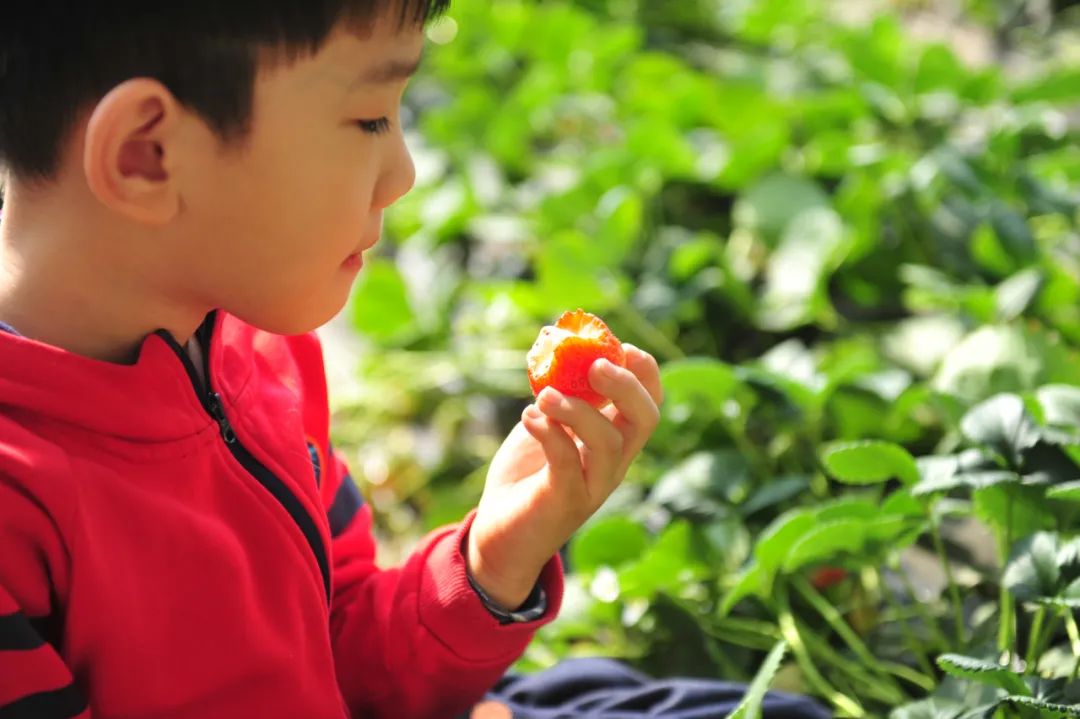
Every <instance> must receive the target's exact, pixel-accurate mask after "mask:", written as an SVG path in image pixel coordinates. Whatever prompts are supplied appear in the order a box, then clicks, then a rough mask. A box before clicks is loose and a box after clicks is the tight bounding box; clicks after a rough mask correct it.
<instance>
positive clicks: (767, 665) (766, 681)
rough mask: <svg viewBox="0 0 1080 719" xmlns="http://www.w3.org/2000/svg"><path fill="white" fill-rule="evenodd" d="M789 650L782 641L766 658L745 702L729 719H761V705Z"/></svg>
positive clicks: (749, 688)
mask: <svg viewBox="0 0 1080 719" xmlns="http://www.w3.org/2000/svg"><path fill="white" fill-rule="evenodd" d="M787 650H788V645H787V642H785V641H781V642H779V643H778V644H777V645H776V646H775V647H773V649H772V651H771V652H769V655H768V656H767V657H765V661H764V662H762V664H761V668H760V669H758V672H757V675H755V676H754V680H753V681H752V682H750V686H749V687H747V689H746V695H745V696H744V697H743V700H742V701H741V702H739V705H738V706H737V707H735V710H734V711H733V712H731V713H730V714H728V715H727V719H760V718H761V704H762V702H763V701H764V700H765V694H766V693H767V692H768V691H769V685H770V684H771V683H772V680H773V678H774V677H775V676H776V672H777V671H779V670H780V663H781V662H782V661H783V660H784V655H785V654H786V653H787Z"/></svg>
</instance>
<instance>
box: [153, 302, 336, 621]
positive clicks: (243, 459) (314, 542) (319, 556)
mask: <svg viewBox="0 0 1080 719" xmlns="http://www.w3.org/2000/svg"><path fill="white" fill-rule="evenodd" d="M216 317H217V312H216V311H215V312H212V313H211V314H210V315H209V316H208V317H207V319H206V322H205V323H204V324H203V326H202V327H200V328H199V330H198V333H197V335H198V337H199V340H200V344H201V345H202V352H203V376H204V377H205V378H206V386H205V388H204V387H203V386H202V382H200V380H199V374H198V371H197V370H196V369H195V365H194V363H193V362H192V361H191V357H189V356H188V353H187V351H186V350H185V349H184V348H183V347H181V346H180V345H179V344H178V343H177V342H176V340H175V339H174V338H173V336H172V335H170V334H169V333H168V332H166V331H164V330H158V332H157V333H156V334H158V335H159V336H160V337H161V338H162V339H164V340H165V341H166V342H168V344H169V346H170V347H172V349H173V351H174V352H176V354H177V356H178V357H179V358H180V361H181V362H182V363H183V365H184V369H186V370H187V373H188V376H189V378H190V379H191V382H192V386H193V387H194V388H195V394H196V395H197V396H198V398H199V403H200V404H202V406H203V409H205V410H206V412H207V413H208V414H209V415H210V417H211V418H212V419H213V420H214V421H215V422H216V423H217V425H218V430H219V434H220V435H221V439H222V440H223V441H224V442H225V446H226V447H227V448H228V450H229V452H230V453H231V454H232V456H233V458H234V459H236V461H237V462H239V463H240V466H241V467H243V468H244V470H246V471H247V472H248V474H250V475H251V476H253V477H254V478H255V479H256V480H257V481H258V482H259V484H261V485H262V486H263V487H264V488H265V489H266V490H267V491H268V492H270V494H271V495H273V497H274V499H276V500H277V501H278V502H279V503H280V504H281V506H282V508H284V510H285V511H286V512H288V513H289V516H290V517H292V520H293V521H294V522H295V523H296V525H297V527H299V529H300V532H301V534H303V535H304V538H305V539H306V540H307V543H308V546H309V547H310V548H311V552H312V554H314V555H315V561H316V562H317V563H318V565H319V572H320V574H321V575H322V580H323V589H324V590H325V592H326V600H327V603H329V601H330V564H329V562H328V561H327V556H326V547H325V546H324V545H323V541H322V537H320V536H319V530H318V527H317V526H316V525H315V521H314V520H313V519H312V518H311V515H310V514H308V513H307V511H306V510H305V509H304V506H303V505H302V504H301V503H300V500H299V499H298V498H297V497H296V495H295V494H293V493H292V492H291V491H290V490H289V488H288V487H287V486H286V485H285V483H284V482H282V481H281V479H280V478H279V477H278V476H277V475H275V474H274V473H273V472H271V471H270V470H269V469H268V468H267V467H266V465H264V464H263V463H262V462H260V461H259V460H257V459H256V458H255V456H254V455H253V454H251V452H250V451H248V449H247V448H246V447H245V446H244V445H243V443H241V442H240V439H239V438H238V437H237V436H236V431H235V430H234V429H233V426H232V424H231V423H230V422H229V418H228V416H227V415H226V414H225V404H224V402H223V401H222V399H221V395H220V394H218V393H217V392H215V391H214V389H213V383H212V382H211V379H210V340H211V337H212V335H213V332H214V324H215V320H216Z"/></svg>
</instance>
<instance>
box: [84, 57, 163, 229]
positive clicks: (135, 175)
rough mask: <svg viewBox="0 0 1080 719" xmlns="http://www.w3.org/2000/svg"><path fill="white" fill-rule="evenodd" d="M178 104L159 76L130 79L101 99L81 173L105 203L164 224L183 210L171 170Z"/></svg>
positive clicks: (132, 216) (140, 218)
mask: <svg viewBox="0 0 1080 719" xmlns="http://www.w3.org/2000/svg"><path fill="white" fill-rule="evenodd" d="M180 114H181V106H180V103H179V102H177V100H176V98H175V97H174V96H173V94H172V93H171V92H169V90H168V88H166V87H165V86H164V85H162V84H161V83H160V82H158V81H157V80H152V79H149V78H136V79H133V80H127V81H126V82H123V83H121V84H120V85H117V86H116V87H114V88H113V89H112V90H110V91H109V93H108V94H107V95H105V97H103V98H102V99H101V101H100V102H98V104H97V106H96V107H95V108H94V110H93V112H92V113H91V115H90V120H89V121H88V122H87V126H86V139H85V143H84V147H83V158H82V159H83V172H84V173H85V175H86V181H87V184H88V185H89V187H90V191H91V192H93V193H94V195H95V196H96V197H97V198H98V200H99V201H100V202H101V203H102V204H104V205H105V206H106V207H108V208H110V209H112V210H114V211H116V212H118V213H120V214H122V215H124V216H126V217H128V218H129V219H131V220H134V221H136V222H140V223H144V224H149V225H159V226H160V225H164V224H166V223H168V222H169V221H170V220H172V219H173V217H175V216H176V214H177V212H178V211H179V209H180V199H179V197H180V196H179V188H177V187H176V183H175V178H174V177H173V173H172V172H171V171H172V169H173V162H174V159H175V154H176V152H175V150H176V142H175V141H176V137H175V133H176V128H177V126H178V124H179V119H180Z"/></svg>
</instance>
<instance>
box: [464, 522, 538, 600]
mask: <svg viewBox="0 0 1080 719" xmlns="http://www.w3.org/2000/svg"><path fill="white" fill-rule="evenodd" d="M462 549H463V550H464V552H465V570H466V571H467V572H468V574H469V578H470V580H471V581H472V582H473V583H474V584H476V585H478V586H479V588H480V589H482V590H483V593H484V594H485V595H486V596H487V597H488V598H489V599H490V600H492V601H494V602H495V603H496V604H498V605H499V606H500V607H502V608H503V609H505V610H507V611H513V610H516V609H517V608H519V607H521V606H522V605H523V604H525V602H526V601H527V600H528V599H529V597H530V596H531V595H532V593H533V590H534V589H535V588H536V583H537V581H539V578H540V572H541V570H542V569H543V568H542V567H541V568H540V569H537V570H536V571H535V572H533V571H531V570H529V569H527V568H522V569H524V571H521V572H514V574H513V575H512V576H508V573H506V572H505V571H497V570H496V569H495V568H494V567H492V566H491V565H490V564H489V563H487V562H486V561H485V559H484V553H483V551H482V550H481V549H480V548H479V547H478V546H477V542H476V539H475V535H474V534H473V533H472V532H469V533H468V534H467V535H466V538H465V542H464V546H463V547H462Z"/></svg>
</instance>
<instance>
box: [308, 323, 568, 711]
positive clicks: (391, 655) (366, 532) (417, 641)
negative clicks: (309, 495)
mask: <svg viewBox="0 0 1080 719" xmlns="http://www.w3.org/2000/svg"><path fill="white" fill-rule="evenodd" d="M312 341H313V342H314V343H315V346H314V347H312V346H310V345H308V346H307V347H306V348H305V349H302V350H300V349H298V348H295V347H294V353H296V354H295V355H294V356H296V357H297V360H298V364H299V369H300V370H301V374H302V376H303V379H302V381H301V384H302V385H303V394H304V404H305V407H304V413H305V425H306V427H308V430H309V433H310V435H311V436H312V437H315V438H317V439H318V441H319V443H320V445H321V446H320V447H319V448H318V449H319V454H321V455H322V457H323V458H325V459H324V460H322V462H321V464H322V465H323V466H322V467H321V481H320V492H321V496H322V500H323V504H324V506H325V508H326V513H327V517H328V520H329V525H330V533H331V537H332V543H331V562H332V576H333V590H332V598H331V608H330V633H331V639H332V641H333V648H334V657H335V663H336V669H337V679H338V684H339V685H340V687H341V690H342V693H343V695H344V697H345V701H346V703H347V704H348V706H349V708H350V710H351V711H352V712H353V713H354V715H356V716H364V717H394V718H395V719H413V718H416V719H421V718H426V717H450V716H456V715H458V714H460V713H461V712H462V711H463V710H465V709H467V708H468V707H470V706H471V705H473V704H475V703H476V702H478V701H480V700H481V699H482V698H483V696H484V694H485V692H486V691H487V690H489V689H490V688H491V687H492V686H494V684H495V683H496V682H497V681H498V679H499V678H500V677H501V676H502V675H503V674H504V673H505V672H506V670H507V669H508V668H509V667H510V665H511V664H513V662H514V661H516V660H517V659H518V658H519V657H520V656H521V655H522V653H524V651H525V648H526V646H527V645H528V643H529V641H530V640H531V639H532V637H533V635H534V634H535V632H536V630H537V629H538V628H539V627H540V626H542V625H544V624H546V623H548V622H550V621H551V620H552V619H553V618H554V617H555V616H556V615H557V613H558V611H559V608H560V605H561V600H562V591H563V583H562V582H563V575H562V565H561V563H560V561H559V558H558V556H555V557H553V558H552V560H551V561H550V562H549V563H548V565H547V566H546V567H545V568H544V570H543V572H542V574H541V578H540V581H541V583H542V585H543V587H544V590H545V592H546V594H547V601H548V607H547V611H546V613H545V614H544V615H543V616H542V617H540V618H539V619H537V620H536V621H533V622H527V623H517V624H507V625H500V624H499V622H498V621H497V620H496V619H495V617H494V616H493V615H492V614H491V613H490V612H489V611H488V610H487V609H486V608H485V607H484V606H483V604H482V602H481V600H480V597H479V596H478V595H477V594H476V592H475V591H474V590H473V589H472V587H471V586H469V582H468V579H467V577H466V574H465V559H464V556H463V554H462V546H463V541H464V539H465V538H466V536H467V532H468V531H469V527H470V526H471V523H472V518H473V514H472V513H470V514H469V515H468V516H467V517H466V518H465V519H464V520H463V521H462V522H461V523H459V524H457V525H453V526H448V527H444V528H442V529H439V530H436V531H434V532H432V533H431V534H430V535H428V536H427V537H426V538H425V539H424V540H423V541H422V542H421V543H420V545H419V547H418V548H417V549H416V550H415V551H414V552H413V554H412V555H411V556H410V557H409V558H408V559H407V560H406V561H405V563H404V564H403V565H402V566H400V567H397V568H392V569H383V568H380V567H379V566H377V564H376V546H375V539H374V536H373V534H372V514H371V508H370V507H368V506H367V505H365V504H364V502H363V499H362V497H361V495H360V492H359V491H358V490H357V486H356V484H355V482H354V481H353V480H352V478H351V477H350V475H349V471H348V468H347V466H346V463H345V462H344V460H343V459H342V457H341V456H340V455H339V454H338V453H336V452H334V450H333V449H332V447H330V444H329V440H328V439H325V442H326V443H325V444H322V440H323V439H324V438H326V435H327V432H326V430H325V428H326V426H327V425H328V423H329V419H328V417H329V411H328V404H327V398H326V378H325V377H326V375H325V370H324V367H323V359H322V352H321V348H320V347H318V344H317V342H318V340H317V338H315V337H314V335H308V336H305V340H304V342H305V343H307V342H312ZM301 355H303V356H301Z"/></svg>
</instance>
